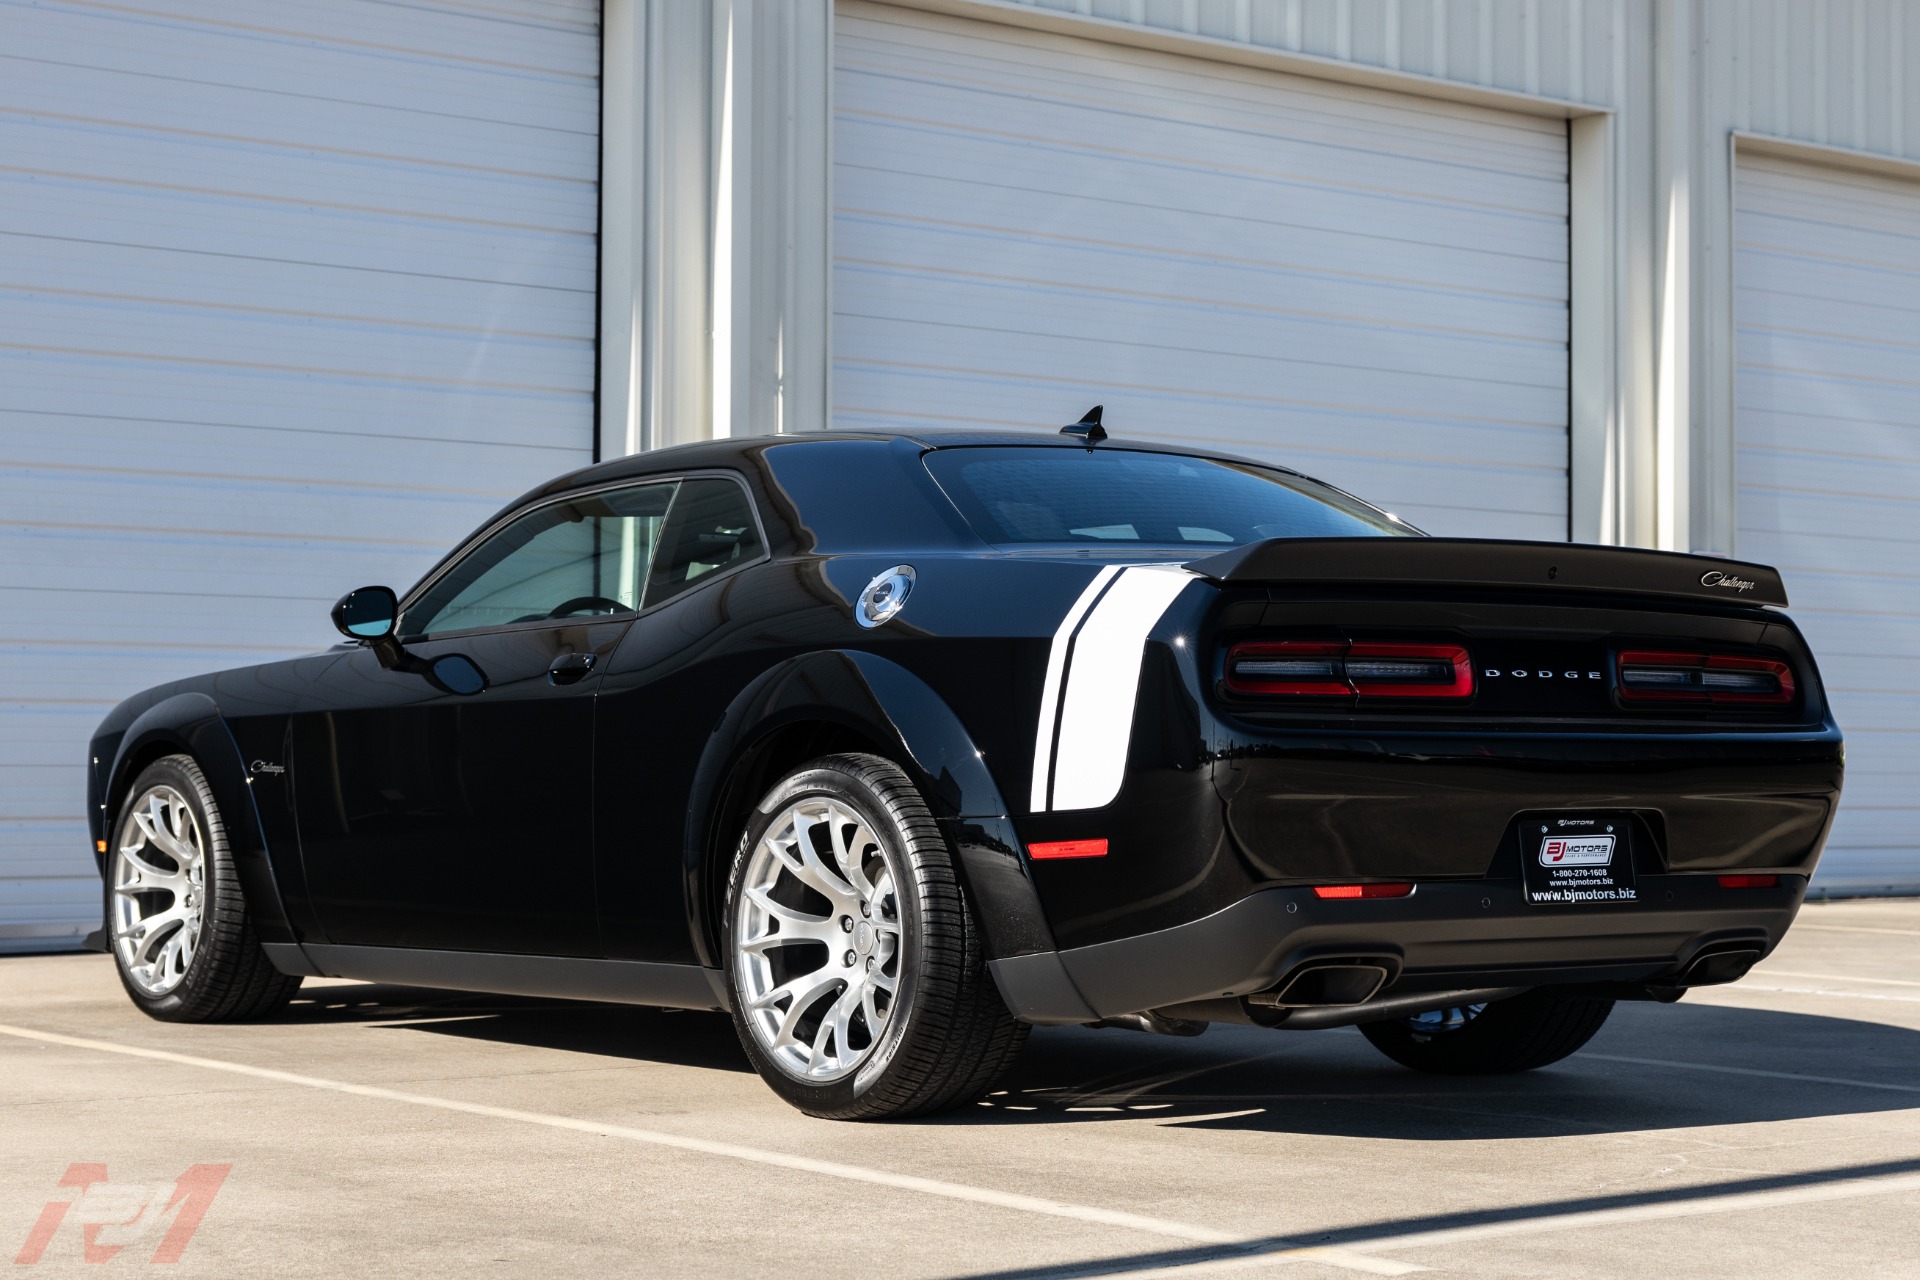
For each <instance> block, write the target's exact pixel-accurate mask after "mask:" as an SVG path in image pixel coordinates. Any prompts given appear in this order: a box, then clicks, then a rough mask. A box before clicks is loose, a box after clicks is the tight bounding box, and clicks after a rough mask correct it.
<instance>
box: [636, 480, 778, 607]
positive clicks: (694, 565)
mask: <svg viewBox="0 0 1920 1280" xmlns="http://www.w3.org/2000/svg"><path fill="white" fill-rule="evenodd" d="M759 554H760V530H759V527H758V526H757V525H755V524H754V521H753V506H752V503H751V501H750V500H749V499H748V497H747V491H746V490H745V489H743V488H741V487H740V485H738V484H736V483H735V482H734V481H732V480H711V479H693V480H684V481H682V482H681V484H680V492H679V494H678V495H677V496H676V497H675V498H674V502H673V514H672V516H671V518H669V519H668V521H667V528H666V532H665V533H664V534H663V535H662V536H661V539H660V548H659V551H658V552H657V553H656V554H655V555H654V558H653V574H652V576H651V577H649V578H648V579H647V604H648V605H655V604H658V603H660V602H661V601H662V600H668V599H671V598H673V597H674V596H676V595H679V594H680V593H681V592H682V591H685V590H686V589H687V588H689V587H691V586H693V585H694V584H695V583H697V582H699V581H700V579H701V578H703V577H705V576H706V575H707V574H710V573H715V572H717V571H719V570H721V569H724V568H726V567H727V566H728V565H731V564H739V563H741V562H743V561H746V560H751V559H753V558H754V557H755V556H757V555H759Z"/></svg>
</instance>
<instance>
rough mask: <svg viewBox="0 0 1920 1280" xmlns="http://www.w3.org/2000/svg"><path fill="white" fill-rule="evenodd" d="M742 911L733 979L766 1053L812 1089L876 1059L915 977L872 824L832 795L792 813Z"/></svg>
mask: <svg viewBox="0 0 1920 1280" xmlns="http://www.w3.org/2000/svg"><path fill="white" fill-rule="evenodd" d="M734 912H735V916H734V930H733V938H734V942H733V948H734V973H735V981H736V982H737V983H738V985H739V989H740V996H741V999H742V1002H743V1004H744V1009H743V1013H744V1014H745V1016H746V1022H747V1025H748V1026H750V1027H751V1028H752V1029H753V1034H754V1038H755V1039H756V1040H758V1041H759V1044H760V1047H761V1048H762V1049H763V1050H765V1051H766V1053H767V1055H768V1056H769V1057H771V1058H772V1059H773V1060H774V1062H776V1063H778V1064H779V1066H780V1067H781V1069H782V1070H784V1071H786V1072H787V1073H788V1074H789V1075H792V1076H793V1077H795V1078H796V1079H799V1080H804V1081H807V1082H809V1083H813V1084H822V1083H825V1082H827V1081H830V1080H837V1079H839V1078H840V1077H842V1076H844V1075H846V1074H847V1073H849V1072H851V1071H853V1070H855V1069H857V1068H858V1067H859V1066H860V1064H861V1063H863V1062H865V1061H866V1060H867V1059H868V1058H869V1057H871V1056H872V1054H873V1051H874V1049H875V1048H876V1047H877V1046H878V1045H879V1044H880V1042H881V1039H882V1037H883V1035H884V1034H885V1032H886V1029H887V1024H888V1020H889V1018H890V1017H891V1015H892V1013H893V1010H894V1006H895V1004H896V1003H897V1001H898V1000H899V999H901V998H902V992H901V984H902V980H903V978H904V977H905V976H906V975H905V974H903V972H902V967H903V962H904V959H905V957H904V951H903V948H902V945H901V943H902V934H903V926H902V924H901V920H900V903H899V895H898V893H897V891H896V888H895V880H894V872H893V867H892V864H891V861H890V860H889V858H888V855H887V853H886V850H885V849H884V847H883V846H882V845H881V843H880V841H879V839H878V837H876V836H875V835H874V833H873V829H872V827H871V826H870V825H869V824H868V823H867V821H866V819H864V818H862V817H860V816H859V815H858V814H856V813H855V812H853V810H852V809H850V808H848V807H847V806H846V805H844V804H842V803H841V802H839V801H838V800H833V799H829V798H827V797H825V796H810V797H808V798H807V799H804V800H800V801H797V802H795V803H794V804H791V805H789V806H788V807H787V808H786V810H785V811H784V812H782V813H781V814H780V816H779V817H777V818H775V819H774V821H773V824H772V825H771V826H769V827H768V828H767V831H766V834H765V835H763V836H762V837H761V838H760V842H759V844H758V845H757V846H755V848H754V851H753V856H752V858H751V859H750V860H749V862H748V864H747V870H746V877H745V879H743V880H742V881H741V884H740V897H739V901H738V902H737V903H736V904H735V906H734Z"/></svg>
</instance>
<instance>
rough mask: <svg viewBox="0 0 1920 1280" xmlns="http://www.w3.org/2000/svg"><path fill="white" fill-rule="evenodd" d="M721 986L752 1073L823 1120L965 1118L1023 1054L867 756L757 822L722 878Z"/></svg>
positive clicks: (903, 784) (901, 805)
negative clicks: (954, 1112) (963, 1110)
mask: <svg viewBox="0 0 1920 1280" xmlns="http://www.w3.org/2000/svg"><path fill="white" fill-rule="evenodd" d="M727 979H728V983H729V985H730V988H731V993H732V997H733V1016H734V1022H735V1025H736V1027H737V1028H738V1030H739V1033H740V1041H741V1043H742V1044H743V1045H745V1046H746V1050H747V1055H748V1057H750V1058H751V1059H752V1060H753V1064H754V1067H755V1068H756V1069H757V1070H758V1071H759V1072H760V1075H761V1076H762V1077H763V1078H764V1079H765V1080H766V1081H767V1083H768V1084H769V1085H771V1086H772V1087H773V1089H774V1091H775V1092H777V1093H778V1094H780V1095H781V1096H782V1097H783V1098H785V1099H786V1100H787V1101H788V1102H791V1103H792V1104H793V1105H794V1106H796V1107H798V1108H800V1109H801V1110H802V1111H805V1112H807V1113H808V1114H809V1115H816V1116H822V1117H825V1118H828V1119H836V1120H864V1119H882V1118H887V1117H895V1116H910V1115H925V1114H928V1113H931V1112H936V1111H944V1110H949V1109H951V1108H954V1107H958V1106H964V1105H965V1104H967V1103H969V1102H972V1101H974V1100H975V1099H977V1098H979V1097H980V1096H981V1095H983V1094H984V1093H985V1092H986V1091H987V1089H988V1088H989V1087H990V1086H991V1085H992V1084H993V1082H994V1080H995V1079H996V1078H997V1077H998V1076H999V1075H1000V1073H1001V1072H1002V1071H1003V1070H1005V1069H1006V1067H1007V1066H1008V1065H1009V1064H1010V1063H1011V1062H1012V1060H1013V1058H1014V1057H1015V1056H1016V1055H1017V1054H1018V1053H1019V1050H1020V1046H1021V1045H1022V1044H1023V1043H1024V1042H1025V1040H1026V1031H1027V1029H1026V1026H1025V1025H1024V1024H1022V1023H1019V1022H1016V1021H1015V1020H1014V1018H1013V1017H1012V1015H1010V1014H1009V1013H1008V1012H1007V1010H1006V1006H1005V1005H1003V1004H1002V1003H1001V1001H1000V995H999V992H998V991H996V990H995V988H994V985H993V979H992V977H991V976H990V975H989V974H988V973H987V968H986V960H985V956H984V954H983V952H982V948H981V942H980V934H979V930H978V928H977V926H976V925H975V922H974V919H973V915H972V912H971V911H970V909H969V907H968V903H967V901H966V897H965V894H964V893H963V892H962V889H961V886H960V881H959V877H958V875H957V874H956V873H955V869H954V865H953V856H952V854H951V852H950V851H949V850H948V848H947V843H946V840H945V839H944V838H943V837H942V835H941V833H940V829H939V828H938V827H937V826H936V825H935V824H934V822H933V818H932V816H931V815H930V814H929V813H928V811H927V807H926V804H925V802H923V801H922V800H921V798H920V795H919V793H918V792H917V791H915V790H914V787H913V784H912V782H911V781H909V780H908V778H907V776H906V775H905V774H904V773H902V772H901V771H900V770H899V768H898V767H896V766H895V765H893V764H892V763H891V762H889V761H887V760H883V759H881V758H879V757H877V756H867V755H841V756H829V757H827V758H825V759H822V760H816V761H814V762H813V763H812V764H810V765H808V766H806V767H805V768H803V769H801V770H799V771H798V772H796V773H793V774H790V775H788V776H787V777H786V778H784V779H782V780H781V781H780V782H779V783H778V784H776V785H775V786H774V788H773V789H772V790H771V791H769V792H768V793H767V795H766V797H765V799H763V800H762V801H761V802H760V804H759V807H758V808H757V809H755V811H754V813H753V815H752V817H751V818H750V819H749V821H748V823H747V828H746V831H745V832H744V833H743V835H742V838H741V841H740V846H739V849H738V851H737V852H736V853H735V855H734V861H733V868H732V875H731V877H730V879H729V891H728V895H727Z"/></svg>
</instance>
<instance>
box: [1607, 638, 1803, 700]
mask: <svg viewBox="0 0 1920 1280" xmlns="http://www.w3.org/2000/svg"><path fill="white" fill-rule="evenodd" d="M1618 668H1619V675H1620V696H1621V698H1623V699H1624V700H1626V701H1628V702H1693V703H1702V702H1704V703H1710V704H1712V705H1714V706H1740V705H1746V706H1784V705H1785V704H1786V703H1789V702H1792V701H1793V668H1791V667H1789V666H1788V665H1787V664H1786V663H1784V662H1780V661H1777V660H1776V659H1773V658H1748V657H1744V656H1738V655H1735V654H1730V653H1666V652H1655V651H1651V650H1645V649H1641V650H1629V651H1627V652H1625V653H1622V654H1621V655H1620V658H1619V662H1618Z"/></svg>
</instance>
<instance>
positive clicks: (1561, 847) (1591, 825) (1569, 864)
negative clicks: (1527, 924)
mask: <svg viewBox="0 0 1920 1280" xmlns="http://www.w3.org/2000/svg"><path fill="white" fill-rule="evenodd" d="M1520 879H1521V882H1522V884H1523V885H1524V886H1525V891H1526V895H1527V901H1528V902H1530V903H1532V904H1533V905H1534V906H1536V907H1577V906H1598V905H1605V904H1607V903H1616V902H1638V901H1639V900H1640V891H1639V889H1638V888H1637V887H1636V886H1635V884H1634V879H1633V824H1632V823H1631V822H1630V821H1628V820H1627V819H1626V818H1625V817H1618V816H1617V817H1606V816H1594V817H1589V816H1586V815H1584V814H1576V815H1559V814H1547V815H1540V816H1534V817H1528V818H1523V819H1521V822H1520Z"/></svg>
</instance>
